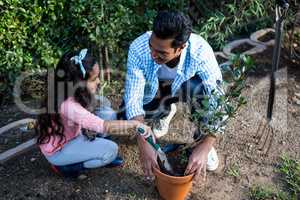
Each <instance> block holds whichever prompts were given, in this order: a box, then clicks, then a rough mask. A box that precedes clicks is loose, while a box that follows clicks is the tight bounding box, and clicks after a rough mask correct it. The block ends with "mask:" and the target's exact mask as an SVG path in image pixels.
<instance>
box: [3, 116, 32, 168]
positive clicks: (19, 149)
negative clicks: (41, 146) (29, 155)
mask: <svg viewBox="0 0 300 200" xmlns="http://www.w3.org/2000/svg"><path fill="white" fill-rule="evenodd" d="M35 121H36V120H35V119H31V118H26V119H21V120H18V121H15V122H12V123H10V124H8V125H6V126H3V127H2V128H0V135H1V134H3V133H4V132H6V131H8V130H10V129H12V128H16V127H18V126H21V125H24V124H28V123H30V122H35ZM35 144H36V138H33V139H31V140H28V141H27V142H24V143H22V144H20V145H18V146H16V147H14V148H11V149H8V150H6V151H4V152H2V153H0V164H3V163H4V162H5V161H7V160H9V159H11V158H13V157H15V156H17V155H19V154H21V153H24V152H25V151H27V150H29V149H31V148H33V147H34V146H35Z"/></svg>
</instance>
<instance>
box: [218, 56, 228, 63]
mask: <svg viewBox="0 0 300 200" xmlns="http://www.w3.org/2000/svg"><path fill="white" fill-rule="evenodd" d="M216 59H217V61H218V63H219V64H222V63H224V62H227V61H228V59H225V58H223V57H222V56H218V55H217V56H216Z"/></svg>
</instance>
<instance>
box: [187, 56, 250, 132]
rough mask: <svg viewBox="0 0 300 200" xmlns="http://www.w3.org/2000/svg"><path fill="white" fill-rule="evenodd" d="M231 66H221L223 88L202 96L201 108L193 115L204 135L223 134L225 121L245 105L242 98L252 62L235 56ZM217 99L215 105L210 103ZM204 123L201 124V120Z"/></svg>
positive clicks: (243, 57) (247, 57) (248, 58)
mask: <svg viewBox="0 0 300 200" xmlns="http://www.w3.org/2000/svg"><path fill="white" fill-rule="evenodd" d="M230 63H231V64H228V65H225V66H223V69H222V73H223V76H224V81H223V87H221V88H225V94H224V95H220V94H222V93H224V92H223V91H222V90H221V88H218V89H217V90H215V91H212V94H210V95H204V96H203V100H202V101H201V104H202V106H201V107H200V108H199V109H197V110H196V112H195V113H194V114H193V119H194V120H195V121H198V122H199V123H198V126H199V127H200V129H201V130H202V131H203V132H204V133H206V134H209V133H211V134H216V133H223V131H224V129H225V126H226V123H227V121H228V120H229V119H230V118H232V117H235V115H236V114H237V111H238V109H239V108H240V107H241V106H242V105H244V104H246V102H247V101H246V99H245V97H244V96H242V90H243V89H244V88H245V84H246V76H247V73H248V72H249V71H250V70H252V69H253V68H254V62H253V60H252V59H251V57H250V56H247V55H235V56H234V57H232V58H231V61H230ZM212 97H213V98H214V99H217V102H216V103H213V102H211V101H210V100H211V99H212ZM204 118H207V120H205V121H206V122H203V119H204Z"/></svg>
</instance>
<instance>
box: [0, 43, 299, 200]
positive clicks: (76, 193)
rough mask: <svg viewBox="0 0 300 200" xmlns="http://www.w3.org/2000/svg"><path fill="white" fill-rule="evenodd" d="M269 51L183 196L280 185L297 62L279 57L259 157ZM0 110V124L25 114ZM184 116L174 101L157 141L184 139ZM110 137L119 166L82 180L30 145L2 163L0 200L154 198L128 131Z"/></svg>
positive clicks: (293, 130)
mask: <svg viewBox="0 0 300 200" xmlns="http://www.w3.org/2000/svg"><path fill="white" fill-rule="evenodd" d="M271 55H272V48H269V49H267V50H266V51H265V52H263V53H261V54H260V55H257V56H255V61H256V63H257V68H256V70H255V71H254V72H253V73H251V74H250V77H249V78H248V80H247V87H246V89H245V91H244V93H243V94H244V96H246V98H247V100H248V104H247V105H246V106H244V107H243V108H242V109H241V110H240V111H239V113H238V114H237V116H236V117H235V118H234V119H232V120H230V122H229V124H228V126H227V129H226V132H225V134H224V135H223V136H222V137H219V140H218V142H217V145H216V150H217V152H218V156H219V159H220V165H219V168H218V169H217V170H216V171H214V172H208V173H207V178H206V181H200V182H197V183H195V184H194V186H193V189H192V192H191V194H190V195H189V197H188V199H192V200H194V199H195V200H201V199H205V200H209V199H211V200H218V199H223V200H241V199H249V189H250V188H251V187H253V186H255V185H263V186H272V187H275V188H277V187H278V186H279V185H281V183H282V182H281V179H280V176H279V175H278V172H276V166H277V164H278V161H279V157H280V156H281V155H282V154H287V155H289V156H291V157H292V158H295V159H300V137H299V133H300V123H299V120H300V105H298V104H297V102H296V101H294V99H295V93H299V91H300V67H299V66H300V61H299V60H289V59H288V56H287V54H286V51H283V52H282V56H281V62H280V73H279V75H280V76H279V78H278V79H279V81H278V85H277V91H276V100H275V107H274V116H273V117H274V122H276V123H275V125H274V129H275V131H274V137H273V141H272V144H271V145H270V150H269V152H268V154H267V155H264V154H263V152H262V151H260V150H259V149H260V146H259V145H261V143H263V141H258V143H257V141H256V140H255V139H254V138H255V136H256V134H257V128H258V125H259V123H260V122H261V120H262V119H264V117H265V112H266V104H267V98H268V87H269V85H268V83H269V79H268V76H267V75H268V74H269V73H270V69H271V63H272V58H271ZM115 94H117V95H118V98H114V95H111V96H110V98H111V100H112V101H113V102H112V103H113V106H114V107H115V108H117V105H118V104H119V103H120V101H121V99H119V97H120V96H121V95H120V91H115ZM33 105H36V104H34V103H33ZM1 111H2V112H1V113H0V124H1V125H2V126H3V125H5V124H8V123H9V122H12V121H14V120H17V119H21V118H24V117H28V116H30V115H29V114H26V113H24V112H22V111H20V109H18V107H17V106H16V105H14V104H10V105H7V106H3V107H2V108H1ZM188 115H189V114H188V112H187V111H186V109H185V108H184V106H181V105H180V104H178V111H177V113H176V116H175V117H174V119H173V120H172V122H171V127H170V130H169V133H168V134H167V135H166V136H164V137H163V138H161V139H160V140H159V142H160V143H162V144H165V143H174V142H181V143H182V142H190V141H191V140H192V139H191V138H192V133H193V130H194V127H193V124H192V123H191V122H190V121H189V120H188ZM33 117H35V116H33ZM10 139H11V138H9V140H10ZM114 140H115V141H116V142H117V143H118V144H119V152H120V155H121V156H123V158H124V159H125V164H124V166H123V167H122V168H112V169H107V168H100V169H95V170H91V171H89V172H87V174H86V175H87V178H85V179H78V180H69V179H64V178H62V177H60V176H58V175H56V174H54V173H53V172H52V171H51V170H50V166H49V164H48V162H47V160H46V159H45V158H44V157H43V156H42V154H41V153H40V151H39V150H38V149H37V148H35V149H33V150H31V151H29V152H27V153H25V154H23V155H20V156H18V157H16V158H15V159H11V160H9V161H7V162H6V163H5V164H3V165H0V185H1V187H0V199H3V200H6V199H15V200H16V199H56V200H59V199H78V200H79V199H85V200H89V199H90V200H94V199H108V200H110V199H112V200H119V199H122V200H123V199H130V200H136V199H143V200H146V199H147V200H155V199H159V195H158V193H157V191H156V189H155V187H154V182H152V181H147V180H146V179H144V176H143V173H142V170H141V168H140V165H139V158H138V157H139V156H138V149H137V145H136V142H135V140H132V139H130V136H128V135H127V136H122V137H114ZM233 171H235V172H236V173H232V172H233Z"/></svg>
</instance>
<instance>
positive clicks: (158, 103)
mask: <svg viewBox="0 0 300 200" xmlns="http://www.w3.org/2000/svg"><path fill="white" fill-rule="evenodd" d="M191 32H192V26H191V22H190V20H189V19H188V18H187V17H186V16H184V15H183V14H182V13H180V12H176V11H162V12H159V13H158V15H157V16H156V18H155V20H154V24H153V31H152V32H146V33H144V34H143V35H141V36H140V37H138V38H137V39H135V40H134V41H133V42H132V44H131V45H130V48H129V53H128V63H127V77H126V84H125V95H124V102H123V104H124V103H125V106H126V108H125V113H123V114H124V115H125V114H126V116H124V117H125V118H127V119H135V120H139V121H141V122H143V121H144V119H145V117H149V116H150V117H152V118H156V120H158V122H159V125H160V126H158V127H154V129H153V132H154V134H155V135H156V136H162V135H164V134H165V133H166V132H167V130H168V127H169V123H170V121H171V119H172V117H173V116H174V114H175V113H176V106H175V104H174V103H175V102H177V101H184V102H187V103H189V104H192V105H191V111H192V113H193V112H195V110H196V109H197V105H200V106H201V96H202V97H203V95H210V94H211V93H212V91H213V90H216V89H217V88H218V85H219V84H220V83H221V81H222V75H221V72H220V69H219V67H218V63H217V61H216V58H215V56H214V53H213V50H212V49H211V47H210V46H209V44H208V43H207V42H206V41H205V40H204V39H203V38H201V37H200V36H198V35H195V34H192V33H191ZM195 97H196V99H197V101H196V103H198V104H197V105H196V104H193V103H191V102H192V101H191V100H192V99H193V98H195ZM210 101H211V102H213V101H215V99H213V98H212V99H210ZM121 115H122V114H121ZM166 115H167V116H166ZM203 138H204V139H203V141H202V142H201V143H200V144H199V145H198V146H197V147H195V148H194V150H193V152H192V154H191V156H190V158H189V163H188V166H187V169H186V174H190V173H195V178H196V179H198V178H199V176H200V175H201V172H203V174H204V176H205V173H206V169H209V170H215V169H216V168H217V166H218V157H217V154H216V152H215V150H214V148H213V145H214V143H215V141H216V136H215V135H212V134H209V135H207V136H205V137H203ZM137 140H138V146H139V150H140V161H141V164H142V169H143V171H144V173H145V175H146V176H147V177H150V176H152V169H153V167H158V166H157V161H156V153H155V152H154V150H153V149H152V147H151V146H150V145H149V144H147V143H146V141H145V140H144V139H143V138H142V137H140V136H138V138H137Z"/></svg>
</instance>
